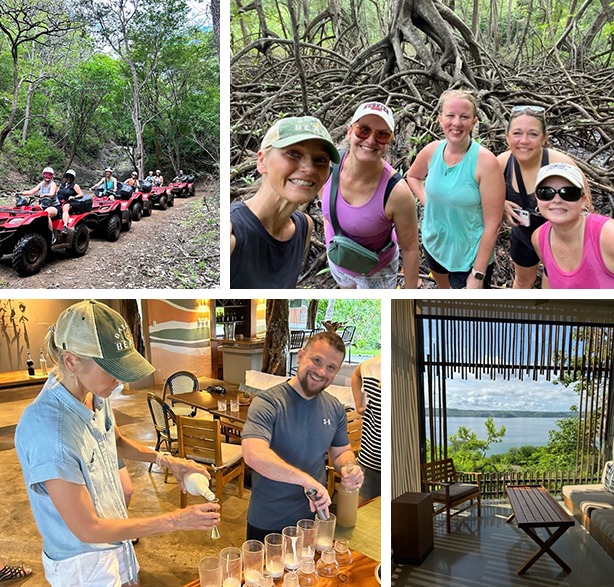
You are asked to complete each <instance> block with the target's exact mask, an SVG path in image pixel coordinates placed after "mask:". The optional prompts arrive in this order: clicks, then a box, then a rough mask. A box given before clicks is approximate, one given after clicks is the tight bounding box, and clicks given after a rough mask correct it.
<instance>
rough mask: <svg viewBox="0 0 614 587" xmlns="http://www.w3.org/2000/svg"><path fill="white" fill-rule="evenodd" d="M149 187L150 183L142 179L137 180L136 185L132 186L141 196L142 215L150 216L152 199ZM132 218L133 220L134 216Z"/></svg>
mask: <svg viewBox="0 0 614 587" xmlns="http://www.w3.org/2000/svg"><path fill="white" fill-rule="evenodd" d="M151 188H152V185H151V183H149V182H148V181H144V180H142V179H141V180H139V185H138V187H137V188H133V189H134V190H135V194H138V195H139V196H140V198H141V202H142V205H143V216H151V213H152V211H153V205H154V201H153V200H152V198H151ZM133 220H135V218H133Z"/></svg>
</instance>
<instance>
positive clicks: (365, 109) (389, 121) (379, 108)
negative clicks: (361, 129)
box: [350, 102, 394, 132]
mask: <svg viewBox="0 0 614 587" xmlns="http://www.w3.org/2000/svg"><path fill="white" fill-rule="evenodd" d="M369 114H374V115H375V116H379V117H380V118H381V119H382V120H383V121H384V122H385V123H386V126H388V128H389V129H390V132H394V117H393V116H392V110H390V108H388V106H386V105H385V104H382V103H381V102H365V103H364V104H361V105H360V106H359V107H358V108H356V111H355V112H354V116H352V122H350V124H354V123H355V122H356V121H358V120H359V119H360V118H362V117H363V116H367V115H369Z"/></svg>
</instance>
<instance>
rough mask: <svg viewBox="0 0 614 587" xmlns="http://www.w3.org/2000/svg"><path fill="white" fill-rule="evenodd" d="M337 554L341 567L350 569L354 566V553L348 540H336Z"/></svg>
mask: <svg viewBox="0 0 614 587" xmlns="http://www.w3.org/2000/svg"><path fill="white" fill-rule="evenodd" d="M335 553H336V557H337V562H338V563H339V566H340V567H348V566H350V565H351V564H352V551H351V550H350V545H349V543H348V539H347V538H337V540H335Z"/></svg>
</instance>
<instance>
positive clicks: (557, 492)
mask: <svg viewBox="0 0 614 587" xmlns="http://www.w3.org/2000/svg"><path fill="white" fill-rule="evenodd" d="M458 475H459V481H461V482H463V483H475V477H471V476H470V475H464V474H462V473H459V474H458ZM577 481H578V475H577V474H576V472H575V471H539V472H537V471H508V472H505V473H482V482H481V490H482V499H503V498H506V497H507V494H506V493H505V488H506V487H507V486H508V485H543V486H544V487H545V488H546V489H547V490H548V493H550V494H551V495H552V496H553V497H559V498H560V497H562V494H561V490H562V488H563V487H564V486H565V485H576V484H577ZM581 481H582V483H587V484H590V483H600V481H601V475H600V474H599V473H594V474H589V473H585V474H583V475H582V479H581Z"/></svg>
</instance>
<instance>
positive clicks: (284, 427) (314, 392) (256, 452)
mask: <svg viewBox="0 0 614 587" xmlns="http://www.w3.org/2000/svg"><path fill="white" fill-rule="evenodd" d="M344 357H345V347H344V345H343V342H342V340H341V338H339V336H337V335H336V334H334V333H330V332H322V333H320V334H317V335H316V336H313V337H312V338H311V339H310V340H309V342H308V343H307V344H306V345H305V347H304V348H303V349H301V350H299V352H298V355H297V362H298V368H297V373H296V375H295V376H294V377H293V378H292V379H290V380H289V381H288V382H286V383H283V384H281V385H278V386H276V387H273V388H271V389H268V390H266V391H263V392H261V393H260V394H258V396H257V397H255V398H254V400H253V401H252V404H251V406H250V408H249V412H248V414H247V422H246V423H245V426H244V428H243V434H242V441H241V444H242V447H243V456H244V458H245V462H246V463H247V464H248V465H249V466H250V467H251V468H252V469H253V470H254V475H253V481H252V495H251V500H250V503H249V509H248V512H247V539H248V540H250V539H256V540H261V541H263V540H264V537H265V536H266V535H267V534H270V533H272V532H281V530H282V528H284V527H285V526H292V525H295V524H296V522H297V521H298V520H300V519H302V518H307V517H311V516H312V512H314V511H315V507H314V505H313V504H312V503H311V502H310V501H309V500H308V499H307V497H306V495H305V491H306V490H307V489H311V488H314V489H316V491H317V494H318V497H317V501H316V504H315V505H316V507H317V508H325V509H327V510H328V506H329V505H330V503H331V500H330V496H329V495H328V492H327V491H326V487H324V483H325V481H326V470H325V458H326V454H327V453H329V454H330V455H331V458H332V462H333V464H334V466H335V469H336V470H337V471H338V472H339V473H340V474H341V477H342V483H343V485H344V486H346V487H348V488H349V487H352V488H356V487H360V486H361V484H362V481H363V474H362V471H361V469H360V467H355V468H354V470H353V471H352V472H351V473H349V474H348V473H347V472H346V470H345V468H343V469H342V467H343V465H344V464H345V463H347V462H350V461H352V462H355V458H354V453H353V452H352V449H351V447H350V443H349V440H348V436H347V422H346V417H345V410H344V407H343V405H342V404H341V403H340V402H339V401H338V400H337V399H336V398H334V397H332V396H331V395H330V394H328V393H326V392H324V389H325V388H326V387H328V386H329V385H330V384H331V382H332V381H333V379H334V377H335V375H336V374H337V372H338V371H339V369H340V368H341V364H342V363H343V359H344Z"/></svg>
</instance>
